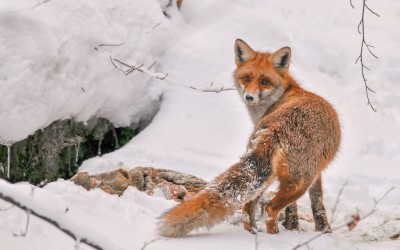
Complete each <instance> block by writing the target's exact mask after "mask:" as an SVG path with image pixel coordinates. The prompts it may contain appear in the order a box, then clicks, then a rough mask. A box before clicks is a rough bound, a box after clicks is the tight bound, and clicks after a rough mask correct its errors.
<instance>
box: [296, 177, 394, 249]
mask: <svg viewBox="0 0 400 250" xmlns="http://www.w3.org/2000/svg"><path fill="white" fill-rule="evenodd" d="M346 185H347V184H346ZM342 189H343V187H342ZM342 189H341V190H340V191H339V194H340V193H341V192H342ZM394 189H395V187H391V188H389V189H388V190H387V191H386V192H385V193H384V194H383V195H382V196H381V197H380V198H379V199H376V198H373V200H374V206H373V207H372V208H371V210H370V211H369V212H368V213H366V214H365V215H364V216H359V215H358V214H357V216H354V217H353V221H347V222H346V223H344V224H342V225H339V226H337V227H334V228H332V232H333V231H336V230H339V229H341V228H344V227H349V224H351V223H354V226H355V224H356V223H358V222H360V221H362V220H365V219H366V218H368V217H369V216H371V215H372V214H374V213H375V212H376V211H378V210H377V207H378V205H379V203H380V202H381V201H382V200H383V199H385V198H386V196H388V194H389V193H390V192H392V191H393V190H394ZM349 230H351V229H350V228H349ZM325 233H326V232H325V231H323V232H320V233H318V234H316V235H314V236H313V237H311V238H309V239H308V240H306V241H304V242H302V243H299V244H298V245H296V246H295V247H293V248H292V250H295V249H299V248H301V247H304V246H306V247H307V248H309V243H310V242H312V241H314V240H315V239H318V238H319V237H321V236H322V235H324V234H325Z"/></svg>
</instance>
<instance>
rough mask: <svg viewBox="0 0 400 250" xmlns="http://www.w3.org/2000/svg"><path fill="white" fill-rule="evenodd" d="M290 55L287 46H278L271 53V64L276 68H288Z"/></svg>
mask: <svg viewBox="0 0 400 250" xmlns="http://www.w3.org/2000/svg"><path fill="white" fill-rule="evenodd" d="M291 57H292V54H291V51H290V48H289V47H283V48H280V49H278V50H277V51H275V52H274V53H273V54H272V55H271V61H272V65H273V66H274V67H275V68H276V69H288V68H289V64H290V58H291Z"/></svg>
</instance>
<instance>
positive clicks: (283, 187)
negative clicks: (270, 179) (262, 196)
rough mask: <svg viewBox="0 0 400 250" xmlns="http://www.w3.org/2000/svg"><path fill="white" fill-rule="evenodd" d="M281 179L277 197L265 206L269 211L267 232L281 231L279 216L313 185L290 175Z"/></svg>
mask: <svg viewBox="0 0 400 250" xmlns="http://www.w3.org/2000/svg"><path fill="white" fill-rule="evenodd" d="M279 179H280V185H279V190H278V192H277V193H276V195H275V197H274V198H273V199H272V200H271V202H270V203H268V204H267V205H266V207H265V211H266V213H267V215H268V216H267V219H266V222H265V223H266V226H267V233H269V234H276V233H278V232H279V229H278V224H277V216H278V214H279V211H281V210H282V209H283V208H284V207H286V206H287V205H289V204H291V203H293V202H295V201H296V200H297V199H298V198H300V197H301V196H302V195H303V194H304V193H305V192H306V191H307V189H308V187H309V186H310V185H311V183H310V182H307V183H306V182H304V180H301V181H299V180H294V179H292V178H290V177H289V176H284V177H283V176H282V177H281V178H279Z"/></svg>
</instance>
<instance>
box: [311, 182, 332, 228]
mask: <svg viewBox="0 0 400 250" xmlns="http://www.w3.org/2000/svg"><path fill="white" fill-rule="evenodd" d="M308 193H309V195H310V200H311V209H312V212H313V217H314V223H315V230H316V231H320V232H324V233H331V232H332V229H331V227H330V225H329V222H328V218H327V215H326V209H325V206H324V203H323V192H322V178H321V175H319V176H318V178H317V179H316V180H315V182H314V183H313V184H312V185H311V187H310V189H309V190H308Z"/></svg>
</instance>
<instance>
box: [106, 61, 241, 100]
mask: <svg viewBox="0 0 400 250" xmlns="http://www.w3.org/2000/svg"><path fill="white" fill-rule="evenodd" d="M110 61H111V63H112V65H113V66H114V67H115V68H116V69H118V70H119V71H121V72H122V73H124V75H129V74H131V73H132V72H134V71H135V70H136V71H139V72H142V73H145V74H147V75H150V76H152V77H154V78H157V79H159V80H166V78H167V76H168V73H166V74H164V73H158V72H155V73H153V72H151V71H150V69H151V68H152V67H153V66H154V65H155V64H156V62H155V61H154V62H153V63H152V64H151V65H150V66H149V67H147V68H146V67H144V65H143V64H141V65H140V66H132V65H129V64H127V63H125V62H123V61H121V60H119V59H116V58H112V57H111V56H110ZM116 62H117V63H119V64H121V65H122V66H124V67H126V68H127V69H126V70H124V69H123V68H121V67H119V66H118V65H117V64H116ZM167 81H168V82H170V83H173V84H177V85H180V86H183V87H186V88H190V89H193V90H196V91H200V92H213V93H220V92H223V91H230V90H235V88H232V87H231V88H225V87H221V88H218V89H215V88H212V86H213V84H214V83H213V82H211V88H204V89H200V88H196V87H193V86H187V85H186V84H183V83H180V82H179V81H176V80H174V79H171V78H168V80H167Z"/></svg>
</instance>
